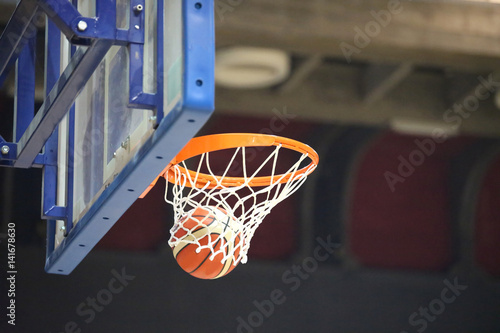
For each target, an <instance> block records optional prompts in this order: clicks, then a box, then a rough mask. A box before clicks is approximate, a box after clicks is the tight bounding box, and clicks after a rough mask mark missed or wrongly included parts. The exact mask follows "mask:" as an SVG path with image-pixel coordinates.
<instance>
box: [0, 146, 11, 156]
mask: <svg viewBox="0 0 500 333" xmlns="http://www.w3.org/2000/svg"><path fill="white" fill-rule="evenodd" d="M0 150H1V152H2V155H7V154H8V153H9V151H10V147H9V146H2V148H0Z"/></svg>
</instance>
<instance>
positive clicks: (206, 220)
mask: <svg viewBox="0 0 500 333" xmlns="http://www.w3.org/2000/svg"><path fill="white" fill-rule="evenodd" d="M240 229H241V228H240V226H239V225H238V223H237V222H236V221H235V220H234V219H232V218H231V217H230V216H229V215H228V214H227V213H226V212H225V211H224V210H223V209H221V208H217V207H213V206H206V207H198V208H195V209H193V210H191V211H189V212H187V213H186V214H185V215H184V216H183V217H182V218H181V219H180V220H179V221H178V222H177V223H176V224H175V225H174V227H173V229H172V232H171V233H172V240H173V242H174V244H173V246H172V249H173V254H174V258H175V259H176V260H177V263H178V264H179V266H180V267H181V268H182V269H183V270H184V271H186V272H187V273H189V274H191V275H192V276H194V277H197V278H199V279H217V278H220V277H222V276H224V275H226V274H228V273H229V272H231V271H232V270H233V269H234V268H235V267H236V265H237V264H238V262H236V263H235V260H238V257H239V253H240V249H241V244H240V241H241V237H242V236H241V231H240ZM233 252H234V255H233V254H232V253H233Z"/></svg>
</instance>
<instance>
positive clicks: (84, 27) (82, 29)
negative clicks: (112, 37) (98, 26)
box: [77, 21, 88, 31]
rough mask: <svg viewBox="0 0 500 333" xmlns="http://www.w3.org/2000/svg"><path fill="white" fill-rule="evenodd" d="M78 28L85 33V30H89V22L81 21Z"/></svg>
mask: <svg viewBox="0 0 500 333" xmlns="http://www.w3.org/2000/svg"><path fill="white" fill-rule="evenodd" d="M77 27H78V31H85V30H87V27H88V25H87V22H85V21H80V22H78V26H77Z"/></svg>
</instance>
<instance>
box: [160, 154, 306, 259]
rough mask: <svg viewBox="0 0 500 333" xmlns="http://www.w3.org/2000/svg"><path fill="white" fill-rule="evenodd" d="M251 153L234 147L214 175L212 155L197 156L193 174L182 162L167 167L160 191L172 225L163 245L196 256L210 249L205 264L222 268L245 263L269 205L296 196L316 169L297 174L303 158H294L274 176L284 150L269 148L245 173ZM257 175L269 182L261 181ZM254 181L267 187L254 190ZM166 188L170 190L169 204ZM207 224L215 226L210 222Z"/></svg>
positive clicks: (302, 164)
mask: <svg viewBox="0 0 500 333" xmlns="http://www.w3.org/2000/svg"><path fill="white" fill-rule="evenodd" d="M251 149H252V148H245V147H239V148H235V149H234V153H232V157H231V158H230V160H229V163H228V164H227V165H226V166H225V167H224V168H222V169H220V172H213V171H212V170H213V169H214V168H213V167H212V166H211V161H214V158H212V159H211V156H210V155H211V154H213V153H204V154H202V155H200V158H199V161H198V162H197V163H195V165H197V166H196V168H192V170H193V171H194V172H188V171H187V170H188V167H187V165H186V162H187V161H184V162H181V163H179V164H177V165H174V166H172V169H171V170H173V173H174V174H175V177H174V179H175V183H174V184H168V182H167V184H168V185H167V189H166V191H165V200H166V201H167V202H168V203H170V204H171V205H172V206H173V208H174V214H175V221H176V222H175V223H174V226H173V227H172V229H171V230H170V234H171V237H170V240H169V245H170V246H171V247H172V248H175V247H176V246H177V245H179V244H186V243H189V244H196V246H197V252H200V251H202V250H203V249H210V250H211V252H212V255H211V256H210V260H219V259H220V260H221V262H222V263H226V262H227V260H231V262H232V263H233V265H236V264H238V263H239V262H241V263H246V262H247V253H248V250H249V248H250V241H251V239H252V237H253V235H254V233H255V231H256V229H257V228H258V227H259V225H260V224H261V223H262V221H263V220H264V218H265V217H266V216H267V215H268V214H269V213H270V212H271V209H272V208H273V207H274V206H276V205H277V204H278V203H280V202H281V201H283V200H285V199H286V198H287V197H289V196H290V195H291V194H293V193H294V192H295V191H297V189H298V188H299V187H300V186H301V185H302V184H303V183H304V182H305V181H306V179H307V175H308V174H310V173H311V172H312V171H313V170H314V169H315V168H316V165H314V164H312V163H311V164H310V165H309V166H308V167H307V171H306V172H302V171H303V170H304V169H301V167H303V166H304V165H305V164H306V162H307V161H308V160H309V158H308V157H309V156H308V154H307V153H300V155H301V156H300V157H299V159H298V160H295V159H294V160H295V161H296V162H295V163H293V165H291V166H290V167H289V168H288V166H286V167H285V169H284V170H286V172H283V173H280V172H279V170H278V169H279V168H278V165H279V164H280V163H281V161H280V160H279V156H280V152H282V151H283V150H285V151H289V150H288V149H285V148H282V146H281V145H278V146H275V147H271V148H270V150H271V152H270V153H269V155H268V156H267V158H265V160H264V161H263V162H262V163H261V164H259V165H257V166H254V167H253V168H250V167H249V166H250V165H251V164H252V163H250V162H251V161H249V159H248V155H252V154H249V151H250V152H252V153H255V151H251ZM252 156H253V155H252ZM226 160H227V159H226ZM215 161H216V163H215V164H220V159H216V160H215ZM247 162H248V163H247ZM259 163H260V162H259ZM212 164H213V163H212ZM247 164H248V165H247ZM253 164H255V163H253ZM281 167H282V165H281ZM236 169H238V171H239V173H241V176H238V177H237V178H235V177H234V175H232V173H234V172H235V170H236ZM262 173H267V176H270V177H262V176H261V175H262ZM200 174H203V175H204V176H205V177H204V181H203V182H201V183H200V178H202V177H201V176H200ZM206 176H208V178H207V177H206ZM257 178H259V179H264V178H265V179H266V180H267V179H268V182H267V184H265V186H260V185H262V183H259V187H255V184H252V182H253V181H254V180H256V179H257ZM229 179H231V181H232V185H230V186H229V185H227V183H228V180H229ZM234 180H238V181H237V182H234ZM171 181H172V179H171ZM168 187H172V196H171V199H170V198H169V196H168ZM213 220H215V222H216V223H212V222H213ZM186 221H190V223H186ZM221 225H222V228H221ZM215 234H217V236H216V237H214V235H215ZM215 258H216V259H215Z"/></svg>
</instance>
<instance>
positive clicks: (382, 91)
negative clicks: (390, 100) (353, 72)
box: [361, 63, 413, 105]
mask: <svg viewBox="0 0 500 333" xmlns="http://www.w3.org/2000/svg"><path fill="white" fill-rule="evenodd" d="M412 70H413V65H412V64H409V63H402V64H399V65H382V64H374V65H368V67H367V68H366V70H365V73H364V75H363V77H362V79H361V90H362V96H363V97H362V98H363V102H364V103H365V104H366V105H371V104H373V103H375V102H376V101H378V100H380V99H382V98H384V97H385V96H386V95H387V94H389V93H390V92H391V90H393V89H394V88H395V87H396V86H397V85H398V84H399V83H400V82H401V81H403V80H404V79H405V78H406V77H407V76H408V75H410V73H411V71H412Z"/></svg>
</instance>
